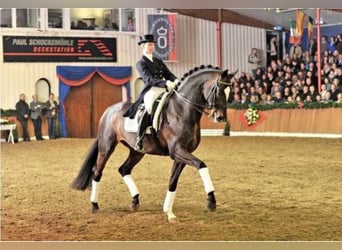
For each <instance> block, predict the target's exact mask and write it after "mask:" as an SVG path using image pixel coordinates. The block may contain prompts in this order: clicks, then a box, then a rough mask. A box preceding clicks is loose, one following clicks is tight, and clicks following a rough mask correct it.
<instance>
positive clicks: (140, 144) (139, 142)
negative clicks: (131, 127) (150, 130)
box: [134, 137, 143, 151]
mask: <svg viewBox="0 0 342 250" xmlns="http://www.w3.org/2000/svg"><path fill="white" fill-rule="evenodd" d="M134 150H136V151H142V150H143V137H137V142H136V144H135V147H134Z"/></svg>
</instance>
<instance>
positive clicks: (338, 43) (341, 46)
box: [335, 34, 342, 55]
mask: <svg viewBox="0 0 342 250" xmlns="http://www.w3.org/2000/svg"><path fill="white" fill-rule="evenodd" d="M335 48H336V50H337V51H338V53H339V54H340V55H342V34H338V35H337V36H336V39H335Z"/></svg>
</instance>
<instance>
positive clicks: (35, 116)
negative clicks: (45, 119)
mask: <svg viewBox="0 0 342 250" xmlns="http://www.w3.org/2000/svg"><path fill="white" fill-rule="evenodd" d="M30 109H31V112H30V114H31V119H32V123H33V127H34V135H35V136H36V140H37V141H40V140H43V137H42V109H43V105H42V104H41V103H40V102H39V101H38V99H37V95H33V96H32V102H31V103H30Z"/></svg>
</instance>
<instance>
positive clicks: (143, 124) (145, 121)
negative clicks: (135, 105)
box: [134, 112, 150, 151]
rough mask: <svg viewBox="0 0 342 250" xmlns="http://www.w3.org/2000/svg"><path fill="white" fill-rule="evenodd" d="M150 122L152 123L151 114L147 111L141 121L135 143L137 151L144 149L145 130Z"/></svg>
mask: <svg viewBox="0 0 342 250" xmlns="http://www.w3.org/2000/svg"><path fill="white" fill-rule="evenodd" d="M149 124H150V115H149V114H147V112H145V113H144V114H143V117H142V118H141V121H140V123H139V130H138V136H137V143H136V144H135V148H134V149H135V150H136V151H142V150H143V140H144V136H145V131H146V128H147V127H148V125H149Z"/></svg>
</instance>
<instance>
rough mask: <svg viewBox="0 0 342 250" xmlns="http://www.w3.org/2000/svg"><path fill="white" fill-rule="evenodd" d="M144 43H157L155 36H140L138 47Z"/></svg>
mask: <svg viewBox="0 0 342 250" xmlns="http://www.w3.org/2000/svg"><path fill="white" fill-rule="evenodd" d="M143 43H155V41H154V37H153V35H152V34H147V35H143V36H140V41H139V42H138V45H140V44H143Z"/></svg>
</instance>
